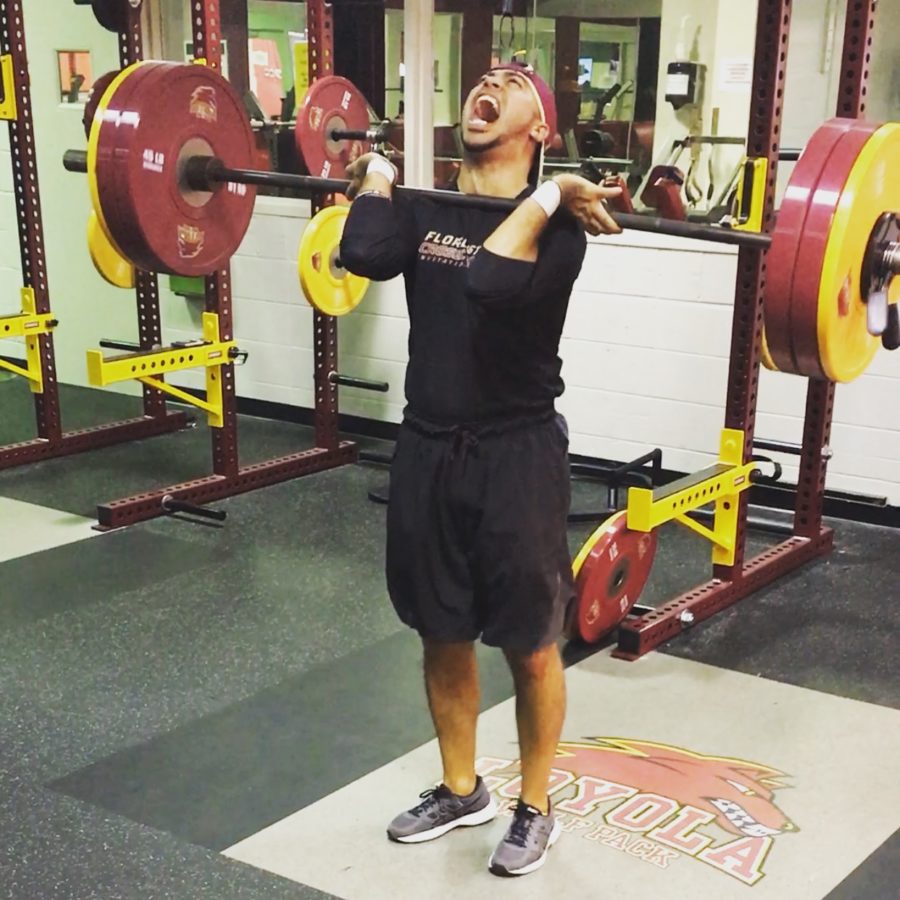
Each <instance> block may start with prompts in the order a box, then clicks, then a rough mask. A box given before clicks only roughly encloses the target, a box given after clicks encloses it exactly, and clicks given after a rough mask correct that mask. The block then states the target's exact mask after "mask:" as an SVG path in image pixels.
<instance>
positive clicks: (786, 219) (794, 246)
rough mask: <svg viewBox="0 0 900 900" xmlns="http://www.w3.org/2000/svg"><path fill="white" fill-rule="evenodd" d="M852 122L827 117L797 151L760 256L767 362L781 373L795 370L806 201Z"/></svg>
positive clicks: (807, 209)
mask: <svg viewBox="0 0 900 900" xmlns="http://www.w3.org/2000/svg"><path fill="white" fill-rule="evenodd" d="M853 123H854V120H853V119H831V120H829V121H827V122H825V123H824V124H823V125H822V126H820V127H819V128H818V129H817V130H816V132H815V133H814V134H813V136H812V137H811V138H810V140H809V143H808V144H807V145H806V149H805V150H804V151H803V154H802V155H801V157H800V159H799V161H798V162H797V165H796V166H794V171H793V172H792V173H791V179H790V182H789V183H788V186H787V189H786V190H785V193H784V198H783V199H782V201H781V208H780V209H779V210H778V217H777V219H776V223H775V230H774V231H773V232H772V246H771V247H770V248H769V250H768V253H767V255H766V299H765V306H764V309H765V325H766V340H767V342H768V346H769V353H770V355H771V357H772V361H773V362H774V363H775V365H776V366H777V367H778V369H779V370H780V371H782V372H793V371H794V370H795V368H796V363H795V361H794V351H793V340H792V338H793V335H792V332H791V297H792V294H793V283H794V270H795V267H796V260H797V252H798V250H799V249H800V245H801V242H802V240H803V228H804V226H805V224H806V216H807V213H808V211H809V200H810V198H811V197H812V196H813V194H814V193H815V191H816V188H817V187H818V184H819V177H820V176H821V174H822V171H823V169H824V168H825V165H826V163H827V162H828V159H829V157H830V156H831V154H832V152H833V151H834V149H835V148H836V147H837V145H838V143H839V142H840V140H841V138H842V137H843V136H844V135H845V134H847V132H848V131H850V129H851V128H852V127H853Z"/></svg>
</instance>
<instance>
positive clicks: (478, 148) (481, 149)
mask: <svg viewBox="0 0 900 900" xmlns="http://www.w3.org/2000/svg"><path fill="white" fill-rule="evenodd" d="M462 145H463V149H464V150H465V151H466V153H473V154H478V153H485V152H487V151H488V150H493V149H494V148H495V147H499V146H500V138H499V137H495V138H494V139H493V140H492V141H488V142H487V143H486V144H473V143H471V142H469V141H467V140H466V139H465V138H463V142H462Z"/></svg>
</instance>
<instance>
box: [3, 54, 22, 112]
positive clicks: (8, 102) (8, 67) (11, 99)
mask: <svg viewBox="0 0 900 900" xmlns="http://www.w3.org/2000/svg"><path fill="white" fill-rule="evenodd" d="M0 79H2V85H3V98H2V100H0V119H5V120H6V121H7V122H12V121H14V120H15V119H18V118H19V109H18V106H17V104H16V75H15V72H14V70H13V58H12V54H10V53H4V54H3V55H2V56H0Z"/></svg>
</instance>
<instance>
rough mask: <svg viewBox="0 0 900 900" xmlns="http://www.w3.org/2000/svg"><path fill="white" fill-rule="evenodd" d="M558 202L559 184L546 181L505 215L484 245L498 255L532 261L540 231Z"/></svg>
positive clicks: (541, 232) (559, 199)
mask: <svg viewBox="0 0 900 900" xmlns="http://www.w3.org/2000/svg"><path fill="white" fill-rule="evenodd" d="M561 201H562V190H561V188H560V186H559V184H557V183H556V182H555V181H548V182H545V183H544V184H542V185H541V186H540V187H539V188H538V189H537V190H536V191H535V192H534V193H533V194H532V195H531V196H530V197H529V198H528V199H527V200H524V201H523V202H522V203H520V204H519V205H518V206H517V207H516V209H514V210H513V211H512V213H510V215H509V216H507V218H506V219H505V220H504V221H503V223H502V224H501V225H500V226H499V227H498V228H497V229H496V230H495V231H494V232H493V234H491V235H490V236H489V237H488V239H487V240H486V241H485V242H484V246H485V248H486V249H487V250H490V251H491V253H495V254H496V255H497V256H505V257H507V258H508V259H520V260H523V261H524V262H534V261H535V260H536V259H537V253H538V241H539V240H540V237H541V234H543V231H544V229H545V228H546V227H547V223H548V222H549V221H550V217H551V216H552V215H553V213H554V212H556V210H557V209H558V207H559V205H560V203H561Z"/></svg>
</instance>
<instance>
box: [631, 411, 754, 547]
mask: <svg viewBox="0 0 900 900" xmlns="http://www.w3.org/2000/svg"><path fill="white" fill-rule="evenodd" d="M743 449H744V434H743V432H742V431H739V430H736V429H731V428H726V429H724V430H723V431H722V438H721V442H720V446H719V462H718V463H716V464H715V465H712V466H709V467H708V468H706V469H702V470H701V471H700V472H696V473H694V474H693V475H687V476H685V477H684V478H679V479H678V480H677V481H673V482H672V483H671V484H667V485H666V486H665V487H661V488H656V489H654V490H651V489H649V488H631V489H630V490H629V491H628V527H629V528H631V529H633V530H635V531H653V530H654V529H655V528H658V527H659V526H660V525H664V524H665V523H666V522H673V521H674V522H678V523H679V524H681V525H684V526H685V527H686V528H689V529H690V530H691V531H693V532H695V533H696V534H699V535H700V536H701V537H703V538H706V540H708V541H710V542H711V543H712V544H713V563H714V564H716V565H731V564H732V563H733V562H734V551H735V544H736V540H737V524H738V504H739V500H740V495H741V493H743V491H745V490H747V488H749V487H750V486H751V480H750V475H751V473H752V472H753V471H754V470H755V469H756V463H752V462H751V463H743V462H742V461H741V460H742V458H743ZM709 503H715V505H716V512H715V520H714V524H713V527H712V528H711V529H710V528H706V527H705V526H704V525H701V524H700V523H699V522H697V521H696V520H695V519H693V518H691V517H690V516H689V515H688V513H690V512H693V511H694V510H697V509H700V507H702V506H706V505H707V504H709Z"/></svg>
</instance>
